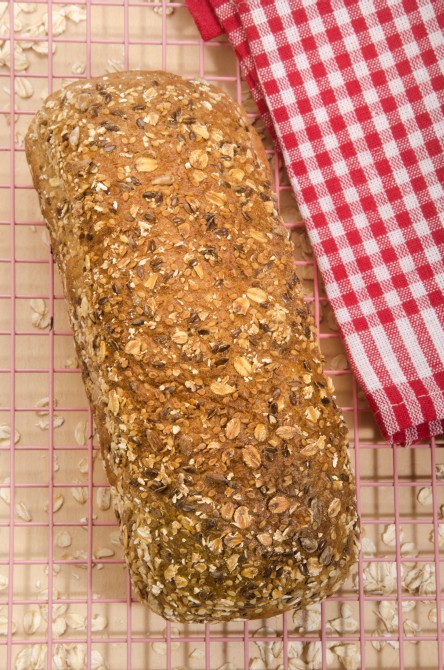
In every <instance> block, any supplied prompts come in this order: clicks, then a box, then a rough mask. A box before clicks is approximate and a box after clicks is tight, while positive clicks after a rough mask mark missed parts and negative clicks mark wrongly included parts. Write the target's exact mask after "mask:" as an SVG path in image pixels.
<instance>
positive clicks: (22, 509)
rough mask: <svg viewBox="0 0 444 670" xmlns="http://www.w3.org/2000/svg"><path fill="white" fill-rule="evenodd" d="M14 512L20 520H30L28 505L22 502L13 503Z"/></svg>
mask: <svg viewBox="0 0 444 670" xmlns="http://www.w3.org/2000/svg"><path fill="white" fill-rule="evenodd" d="M15 512H16V514H17V516H18V517H20V519H22V521H32V515H31V512H30V510H29V507H28V506H27V505H26V503H24V502H16V503H15Z"/></svg>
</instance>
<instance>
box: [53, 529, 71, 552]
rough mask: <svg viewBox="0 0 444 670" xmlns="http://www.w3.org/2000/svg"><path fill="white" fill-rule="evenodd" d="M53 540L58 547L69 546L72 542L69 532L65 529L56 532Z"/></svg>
mask: <svg viewBox="0 0 444 670" xmlns="http://www.w3.org/2000/svg"><path fill="white" fill-rule="evenodd" d="M55 542H56V545H57V546H58V547H61V548H64V547H70V546H71V544H72V537H71V534H70V533H69V532H68V531H67V530H62V531H60V533H57V535H56V540H55Z"/></svg>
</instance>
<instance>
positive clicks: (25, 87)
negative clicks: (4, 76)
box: [14, 77, 34, 98]
mask: <svg viewBox="0 0 444 670" xmlns="http://www.w3.org/2000/svg"><path fill="white" fill-rule="evenodd" d="M14 89H15V92H16V94H17V95H18V96H19V98H31V97H32V95H33V94H34V87H33V85H32V84H31V82H30V81H29V79H27V78H26V77H15V79H14Z"/></svg>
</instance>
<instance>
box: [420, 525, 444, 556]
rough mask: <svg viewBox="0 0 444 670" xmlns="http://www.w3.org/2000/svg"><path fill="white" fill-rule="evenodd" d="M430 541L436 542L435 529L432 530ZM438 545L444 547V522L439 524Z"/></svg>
mask: <svg viewBox="0 0 444 670" xmlns="http://www.w3.org/2000/svg"><path fill="white" fill-rule="evenodd" d="M429 541H430V542H433V543H434V542H435V530H432V531H431V532H430V535H429ZM438 547H439V548H442V547H444V524H443V523H439V524H438ZM415 555H416V554H415Z"/></svg>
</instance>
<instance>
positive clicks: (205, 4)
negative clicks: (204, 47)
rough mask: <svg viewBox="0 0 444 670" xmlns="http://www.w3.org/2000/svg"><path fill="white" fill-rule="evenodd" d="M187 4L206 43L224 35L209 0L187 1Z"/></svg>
mask: <svg viewBox="0 0 444 670" xmlns="http://www.w3.org/2000/svg"><path fill="white" fill-rule="evenodd" d="M185 4H186V6H187V7H188V9H189V10H190V13H191V14H192V16H193V19H194V21H195V22H196V25H197V27H198V28H199V32H200V34H201V35H202V39H203V40H204V41H205V42H208V40H212V39H214V38H215V37H219V35H222V34H223V32H224V30H223V29H222V27H221V25H220V23H219V20H218V18H217V16H216V14H215V13H214V9H213V7H212V5H211V2H210V1H209V0H185Z"/></svg>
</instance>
